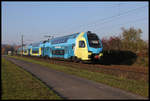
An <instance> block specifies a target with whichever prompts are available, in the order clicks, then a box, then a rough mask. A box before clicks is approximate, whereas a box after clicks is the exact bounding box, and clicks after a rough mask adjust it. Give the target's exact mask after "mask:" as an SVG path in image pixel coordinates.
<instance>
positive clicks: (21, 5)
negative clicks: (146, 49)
mask: <svg viewBox="0 0 150 101" xmlns="http://www.w3.org/2000/svg"><path fill="white" fill-rule="evenodd" d="M148 7H149V5H148V2H2V43H3V44H13V43H14V44H17V45H19V44H21V34H23V35H24V43H26V44H29V43H31V42H39V41H41V40H45V39H47V38H46V37H44V35H53V36H54V37H58V36H63V35H69V34H72V33H75V32H84V31H89V30H90V31H92V32H94V33H96V34H97V35H98V36H99V37H100V38H101V39H102V38H103V37H106V38H109V37H110V36H118V35H120V34H121V32H122V30H121V27H124V28H126V29H127V28H130V27H134V28H141V29H142V31H143V33H142V36H141V38H142V39H144V40H148V15H149V14H148Z"/></svg>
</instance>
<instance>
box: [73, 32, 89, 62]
mask: <svg viewBox="0 0 150 101" xmlns="http://www.w3.org/2000/svg"><path fill="white" fill-rule="evenodd" d="M83 35H84V32H82V33H80V34H79V36H78V37H77V39H76V46H75V51H74V54H75V56H76V57H77V58H79V59H81V60H90V59H89V58H88V55H91V53H88V47H87V42H86V40H85V38H84V37H83ZM79 41H84V42H85V47H84V48H79Z"/></svg>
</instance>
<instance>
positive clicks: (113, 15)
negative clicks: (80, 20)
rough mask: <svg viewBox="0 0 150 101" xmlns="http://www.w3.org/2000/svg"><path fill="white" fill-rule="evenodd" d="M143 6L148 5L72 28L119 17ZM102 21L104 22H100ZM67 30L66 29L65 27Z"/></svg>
mask: <svg viewBox="0 0 150 101" xmlns="http://www.w3.org/2000/svg"><path fill="white" fill-rule="evenodd" d="M145 7H148V6H147V5H146V6H142V7H138V8H135V9H131V10H128V11H125V12H122V13H120V14H119V15H118V14H116V15H113V16H109V17H106V18H102V19H98V20H96V21H93V22H91V23H88V24H84V25H79V26H76V27H74V29H75V28H79V27H80V28H81V27H82V26H89V25H91V24H96V23H99V22H98V21H100V22H102V21H107V20H108V19H112V18H115V17H120V16H122V15H126V14H128V13H131V12H134V11H136V10H138V9H142V8H145ZM102 23H104V22H102ZM99 24H101V23H99ZM69 29H73V28H69ZM67 30H68V29H67Z"/></svg>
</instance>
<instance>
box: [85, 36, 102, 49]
mask: <svg viewBox="0 0 150 101" xmlns="http://www.w3.org/2000/svg"><path fill="white" fill-rule="evenodd" d="M87 37H88V42H89V46H90V47H93V48H101V45H100V42H99V41H100V40H99V38H98V36H97V35H96V34H93V33H88V34H87Z"/></svg>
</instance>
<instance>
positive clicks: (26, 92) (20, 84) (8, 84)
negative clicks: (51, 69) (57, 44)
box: [1, 58, 61, 100]
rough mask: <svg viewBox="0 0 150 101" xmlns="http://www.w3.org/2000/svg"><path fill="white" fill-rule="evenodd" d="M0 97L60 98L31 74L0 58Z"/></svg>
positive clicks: (6, 98) (13, 98) (4, 98)
mask: <svg viewBox="0 0 150 101" xmlns="http://www.w3.org/2000/svg"><path fill="white" fill-rule="evenodd" d="M1 70H2V71H1V73H2V74H1V80H2V96H1V97H2V99H3V100H8V99H9V100H15V99H28V100H30V99H61V98H60V97H59V96H58V95H56V94H55V93H54V92H53V91H52V90H51V89H50V88H48V87H47V86H46V85H44V84H43V83H42V82H41V81H40V80H38V79H36V78H35V77H33V76H32V75H31V74H29V73H28V72H26V71H25V70H23V69H21V68H20V67H18V66H16V65H15V64H13V63H11V62H9V61H7V60H5V59H4V58H2V68H1Z"/></svg>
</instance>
